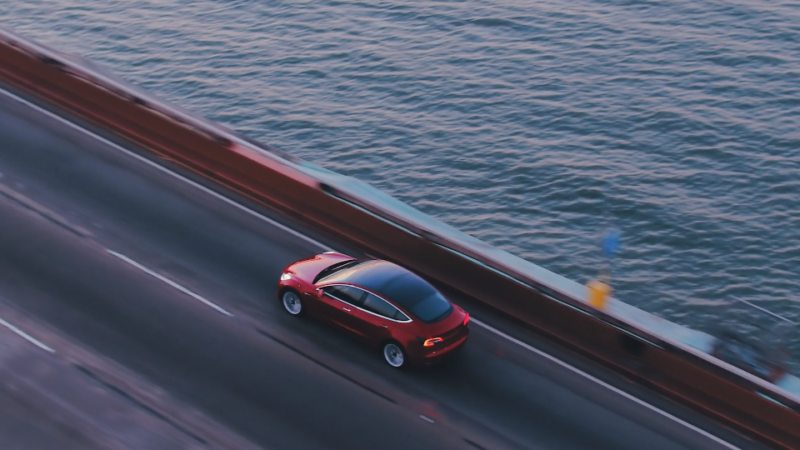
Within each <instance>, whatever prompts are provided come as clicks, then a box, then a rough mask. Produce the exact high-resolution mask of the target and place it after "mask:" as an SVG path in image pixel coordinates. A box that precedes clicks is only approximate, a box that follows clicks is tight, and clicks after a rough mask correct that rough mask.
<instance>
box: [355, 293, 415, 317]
mask: <svg viewBox="0 0 800 450" xmlns="http://www.w3.org/2000/svg"><path fill="white" fill-rule="evenodd" d="M362 308H364V309H366V310H367V311H370V312H374V313H375V314H378V315H379V316H383V317H387V318H389V319H395V320H405V314H403V313H402V312H401V311H400V310H399V309H397V308H395V307H394V306H392V305H390V304H389V303H387V302H386V301H385V300H383V299H382V298H380V297H378V296H376V295H373V294H370V293H369V292H367V296H366V297H365V298H364V305H363V306H362ZM398 313H400V315H402V317H404V318H403V319H397V317H396V316H397V314H398Z"/></svg>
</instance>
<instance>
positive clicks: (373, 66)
mask: <svg viewBox="0 0 800 450" xmlns="http://www.w3.org/2000/svg"><path fill="white" fill-rule="evenodd" d="M0 25H3V26H6V27H9V28H11V29H13V30H15V31H17V32H19V33H21V34H23V35H25V36H27V37H29V38H32V39H35V40H38V41H40V42H42V43H45V44H49V45H51V46H53V47H56V48H58V49H61V50H64V51H68V52H71V53H75V54H79V55H83V56H86V57H88V58H90V59H93V60H95V61H97V62H99V63H101V65H104V66H106V67H108V68H109V69H111V70H112V71H114V72H116V73H117V74H118V75H120V76H121V77H122V78H124V79H126V80H128V81H131V82H133V83H135V84H137V85H140V86H142V87H144V88H146V89H148V90H150V91H151V92H153V93H155V94H156V95H158V96H160V97H162V98H164V99H166V100H168V101H171V102H173V103H175V104H177V105H179V106H182V107H184V108H186V109H188V110H191V111H194V112H196V113H198V114H200V115H203V116H205V117H207V118H209V119H212V120H214V121H218V122H221V123H223V124H226V125H228V126H229V127H231V128H233V129H235V130H238V131H240V132H242V133H244V134H247V135H249V136H251V137H254V138H256V139H258V140H260V141H263V142H266V143H269V144H272V145H273V146H275V147H277V148H279V149H281V150H284V151H286V152H289V153H292V154H294V155H296V156H299V157H301V158H304V159H306V160H309V161H311V162H315V163H317V164H320V165H322V166H324V167H326V168H328V169H331V170H334V171H337V172H341V173H343V174H346V175H351V176H354V177H357V178H360V179H362V180H364V181H367V182H369V183H371V184H372V185H374V186H376V187H378V188H380V189H382V190H384V191H385V192H387V193H390V194H391V195H393V196H395V197H397V198H399V199H400V200H403V201H405V202H407V203H409V204H411V205H413V206H414V207H416V208H418V209H420V210H422V211H423V212H425V213H427V214H429V215H431V216H433V217H436V218H438V219H440V220H442V221H444V222H446V223H448V224H451V225H453V226H455V227H457V228H460V229H461V230H463V231H465V232H467V233H469V234H472V235H473V236H475V237H478V238H480V239H482V240H485V241H487V242H489V243H491V244H493V245H495V246H497V247H500V248H502V249H504V250H507V251H509V252H512V253H514V254H517V255H519V256H521V257H524V258H526V259H528V260H530V261H532V262H534V263H536V264H539V265H541V266H543V267H545V268H548V269H550V270H552V271H555V272H557V273H560V274H562V275H565V276H567V277H569V278H572V279H575V280H576V281H579V282H587V281H588V280H590V279H591V278H593V277H595V276H596V274H597V270H598V268H599V266H600V264H601V262H602V261H601V258H600V254H599V239H600V236H601V234H602V232H603V230H604V229H606V228H607V227H609V226H611V225H613V226H616V227H617V228H619V229H620V230H621V231H622V239H621V244H622V247H621V251H620V253H619V254H618V256H617V258H616V259H615V261H614V263H613V282H612V284H613V287H614V288H615V294H616V296H617V297H618V298H620V299H621V300H624V301H626V302H628V303H631V304H634V305H636V306H638V307H640V308H642V309H645V310H647V311H650V312H653V313H655V314H657V315H659V316H662V317H665V318H667V319H669V320H673V321H675V322H678V323H681V324H685V325H688V326H690V327H693V328H696V329H700V330H704V331H708V332H711V333H716V332H718V330H719V329H720V327H721V326H725V325H733V326H736V327H738V329H740V330H741V331H742V332H746V333H750V334H751V335H758V333H759V331H758V326H761V327H765V328H767V329H770V328H771V327H772V325H773V322H771V321H770V320H768V319H767V317H766V316H765V315H761V314H754V313H752V312H751V311H747V310H743V309H742V308H741V307H740V306H737V305H735V304H731V299H732V298H733V297H739V298H742V299H745V300H750V301H753V302H755V303H757V304H758V305H761V306H764V307H767V308H769V309H770V310H772V311H774V312H777V313H780V314H783V315H785V316H786V317H788V318H790V319H794V320H796V321H800V304H799V303H798V301H800V295H799V294H800V3H798V2H796V1H793V2H792V1H782V0H775V1H760V0H730V1H718V0H708V1H689V0H666V1H636V0H619V1H613V0H612V1H595V0H571V1H564V0H543V1H534V0H528V1H509V0H492V1H488V0H486V1H484V0H463V1H425V0H419V1H414V2H402V1H397V0H383V1H377V0H376V1H361V2H358V1H328V0H319V1H292V2H278V1H268V0H241V1H226V0H139V1H135V2H132V1H119V0H109V1H105V2H97V1H86V0H83V1H77V0H73V1H67V0H26V1H11V0H5V1H0ZM747 321H751V322H754V323H755V324H756V325H757V326H756V327H754V326H753V325H748V324H746V322H747ZM790 341H791V342H790V348H791V349H792V350H793V353H794V354H795V360H796V361H800V333H794V334H793V335H792V336H791V338H790ZM792 371H793V372H795V373H798V372H800V364H798V363H794V364H793V366H792Z"/></svg>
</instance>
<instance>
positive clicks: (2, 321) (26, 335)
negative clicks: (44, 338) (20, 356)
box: [0, 319, 56, 353]
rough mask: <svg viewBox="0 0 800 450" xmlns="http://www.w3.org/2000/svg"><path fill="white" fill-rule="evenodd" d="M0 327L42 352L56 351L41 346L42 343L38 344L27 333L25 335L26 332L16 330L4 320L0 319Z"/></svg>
mask: <svg viewBox="0 0 800 450" xmlns="http://www.w3.org/2000/svg"><path fill="white" fill-rule="evenodd" d="M0 325H3V326H4V327H6V328H8V329H9V330H11V331H13V332H14V333H17V334H18V335H20V336H21V337H22V338H23V339H25V340H27V341H28V342H30V343H31V344H33V345H35V346H37V347H39V348H40V349H42V350H44V351H46V352H50V353H55V352H56V351H55V350H53V349H52V348H50V347H48V346H46V345H44V344H42V343H41V342H39V341H38V340H36V338H34V337H33V336H31V335H29V334H28V333H26V332H24V331H22V330H20V329H19V328H17V327H15V326H14V325H12V324H10V323H8V322H6V321H5V320H3V319H0Z"/></svg>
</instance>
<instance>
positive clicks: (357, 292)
mask: <svg viewBox="0 0 800 450" xmlns="http://www.w3.org/2000/svg"><path fill="white" fill-rule="evenodd" d="M321 289H322V295H321V296H320V301H321V303H322V308H323V309H324V310H323V312H322V317H324V318H325V319H326V320H329V321H330V322H333V323H334V324H336V325H339V326H340V327H342V328H344V329H346V330H348V331H351V332H353V333H355V334H357V335H362V332H361V331H360V330H359V327H358V321H356V320H354V318H353V311H360V310H359V309H358V306H359V305H361V304H362V302H363V297H364V294H366V292H364V291H363V290H361V289H358V288H356V287H353V286H345V285H340V284H336V285H329V286H325V287H323V288H321Z"/></svg>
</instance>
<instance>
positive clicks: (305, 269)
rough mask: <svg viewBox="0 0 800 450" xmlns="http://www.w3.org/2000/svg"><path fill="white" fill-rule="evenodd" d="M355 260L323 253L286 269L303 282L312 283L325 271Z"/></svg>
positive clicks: (340, 255)
mask: <svg viewBox="0 0 800 450" xmlns="http://www.w3.org/2000/svg"><path fill="white" fill-rule="evenodd" d="M351 259H355V258H353V257H352V256H347V255H345V254H342V253H323V254H321V255H317V256H313V257H311V258H308V259H303V260H300V261H297V262H296V263H294V264H292V265H290V266H289V267H287V268H286V271H287V272H289V273H292V274H293V275H295V276H297V277H298V278H300V279H301V280H303V281H305V282H307V283H311V282H312V281H314V277H316V276H317V275H318V274H319V273H320V272H322V270H323V269H325V268H327V267H330V266H332V265H334V264H336V263H338V262H341V261H348V260H351Z"/></svg>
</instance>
